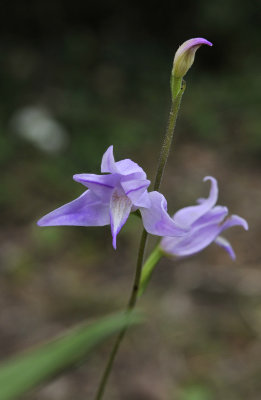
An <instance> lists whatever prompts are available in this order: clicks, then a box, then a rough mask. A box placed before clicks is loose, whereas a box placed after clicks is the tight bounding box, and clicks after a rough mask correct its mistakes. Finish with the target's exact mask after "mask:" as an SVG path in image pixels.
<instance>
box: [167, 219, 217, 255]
mask: <svg viewBox="0 0 261 400" xmlns="http://www.w3.org/2000/svg"><path fill="white" fill-rule="evenodd" d="M221 230H222V227H221V226H220V225H217V224H216V223H214V224H212V225H204V226H202V227H199V228H197V229H191V231H190V232H189V233H187V234H186V235H185V236H183V237H181V238H175V237H174V238H171V237H166V238H163V239H162V241H161V244H160V246H161V248H162V249H163V251H164V252H165V253H168V254H170V255H174V256H179V257H185V256H191V255H192V254H195V253H198V252H199V251H201V250H203V249H204V248H205V247H207V246H208V245H209V244H210V243H211V242H213V241H214V240H215V239H216V237H217V236H218V235H219V233H220V232H221Z"/></svg>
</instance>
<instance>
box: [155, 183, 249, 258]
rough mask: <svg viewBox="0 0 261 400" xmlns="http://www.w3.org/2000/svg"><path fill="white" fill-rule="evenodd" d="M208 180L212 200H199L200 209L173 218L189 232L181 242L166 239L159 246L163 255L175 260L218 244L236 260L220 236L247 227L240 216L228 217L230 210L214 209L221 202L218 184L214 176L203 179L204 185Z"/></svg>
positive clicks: (179, 240) (192, 207)
mask: <svg viewBox="0 0 261 400" xmlns="http://www.w3.org/2000/svg"><path fill="white" fill-rule="evenodd" d="M207 180H210V182H211V188H210V193H209V197H208V198H207V199H199V200H198V203H199V204H198V205H196V206H190V207H185V208H182V209H181V210H179V211H177V212H176V214H175V215H174V217H173V220H174V221H175V222H176V223H177V224H180V225H182V226H184V227H187V228H188V232H187V233H186V235H185V236H183V237H181V238H174V237H164V238H163V239H162V240H161V244H160V247H161V248H162V250H163V251H164V253H166V254H168V255H171V256H175V257H185V256H190V255H192V254H195V253H198V252H199V251H201V250H203V249H204V248H205V247H207V246H208V245H209V244H210V243H212V242H215V243H216V244H218V245H219V246H221V247H223V248H224V249H225V250H226V251H227V252H228V254H229V255H230V257H231V258H232V259H233V260H234V259H235V258H236V255H235V253H234V250H233V248H232V246H231V245H230V243H229V242H228V241H227V240H226V239H224V238H223V237H222V236H219V235H220V233H221V232H223V231H224V230H226V229H228V228H230V227H231V226H235V225H240V226H242V227H243V228H244V229H246V230H247V229H248V224H247V222H246V220H245V219H243V218H241V217H239V216H238V215H231V216H228V209H227V207H223V206H215V204H216V202H217V198H218V185H217V181H216V179H215V178H213V177H211V176H206V177H205V178H204V181H207Z"/></svg>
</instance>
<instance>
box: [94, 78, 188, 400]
mask: <svg viewBox="0 0 261 400" xmlns="http://www.w3.org/2000/svg"><path fill="white" fill-rule="evenodd" d="M175 88H176V86H175ZM175 90H176V89H175ZM184 90H185V83H184V82H183V84H182V85H181V88H180V90H179V92H178V93H177V95H176V93H173V88H172V106H171V111H170V116H169V123H168V127H167V131H166V134H165V138H164V140H163V145H162V149H161V153H160V159H159V166H158V170H157V173H156V178H155V184H154V190H158V189H159V187H160V184H161V180H162V176H163V173H164V169H165V165H166V162H167V159H168V155H169V150H170V146H171V142H172V137H173V133H174V129H175V125H176V120H177V115H178V112H179V107H180V103H181V99H182V95H183V93H184ZM147 237H148V234H147V232H146V231H145V230H143V232H142V235H141V240H140V246H139V253H138V259H137V265H136V272H135V277H134V282H133V286H132V291H131V295H130V299H129V302H128V306H127V308H126V312H131V310H132V309H133V308H134V307H135V305H136V302H137V298H138V296H140V295H141V294H142V293H143V290H144V289H142V288H141V291H140V290H139V288H140V280H141V273H142V264H143V258H144V252H145V247H146V242H147ZM154 256H156V255H155V254H154ZM158 256H159V254H158ZM149 259H150V257H149ZM156 259H157V257H155V260H156ZM149 265H151V271H148V275H146V276H147V278H148V279H149V277H150V274H151V272H152V269H153V268H152V263H151V264H149ZM148 269H149V267H148ZM149 272H150V274H149ZM148 279H147V281H145V284H146V283H147V282H148ZM127 329H128V328H124V329H122V331H121V332H120V333H119V335H118V337H117V338H116V341H115V343H114V346H113V348H112V351H111V353H110V356H109V360H108V362H107V365H106V367H105V370H104V373H103V375H102V379H101V381H100V384H99V387H98V391H97V394H96V397H95V400H101V399H102V397H103V394H104V390H105V387H106V385H107V381H108V378H109V375H110V372H111V369H112V365H113V362H114V360H115V357H116V355H117V353H118V349H119V347H120V344H121V342H122V339H123V338H124V336H125V334H126V332H127Z"/></svg>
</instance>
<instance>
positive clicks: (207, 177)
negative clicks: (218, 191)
mask: <svg viewBox="0 0 261 400" xmlns="http://www.w3.org/2000/svg"><path fill="white" fill-rule="evenodd" d="M206 181H211V182H213V183H217V180H216V178H214V176H211V175H207V176H205V177H204V178H203V182H206Z"/></svg>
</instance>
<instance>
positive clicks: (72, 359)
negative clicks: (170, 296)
mask: <svg viewBox="0 0 261 400" xmlns="http://www.w3.org/2000/svg"><path fill="white" fill-rule="evenodd" d="M139 322H141V317H140V316H139V315H137V314H133V313H132V314H131V315H130V314H128V315H127V314H122V313H121V314H116V315H114V316H110V317H106V318H103V319H101V320H99V321H98V322H97V321H96V322H94V323H92V324H89V323H88V324H86V323H85V324H82V325H80V326H77V327H76V328H74V329H73V330H71V331H69V332H66V333H65V334H63V335H62V336H60V337H58V338H56V339H54V340H52V341H50V342H48V343H45V344H43V345H41V346H40V347H38V348H35V349H33V350H30V351H27V352H26V353H23V354H20V355H18V356H15V357H14V358H12V359H10V360H8V361H7V362H5V363H3V364H1V365H0V400H11V399H16V398H20V396H21V395H23V394H24V393H26V392H27V391H28V390H30V389H32V388H34V387H35V386H37V385H39V384H43V383H45V382H46V381H49V380H50V379H52V378H53V377H55V376H56V375H58V374H59V373H61V372H63V371H64V370H66V369H69V368H70V367H73V366H75V364H76V363H80V362H83V361H85V358H86V355H87V353H88V352H89V351H90V350H91V349H92V348H93V347H94V346H95V345H97V344H98V343H100V342H101V341H102V340H103V339H105V338H106V337H108V336H109V335H111V334H112V333H115V332H116V331H119V330H120V329H122V328H124V327H126V326H127V325H131V324H136V323H139Z"/></svg>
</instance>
